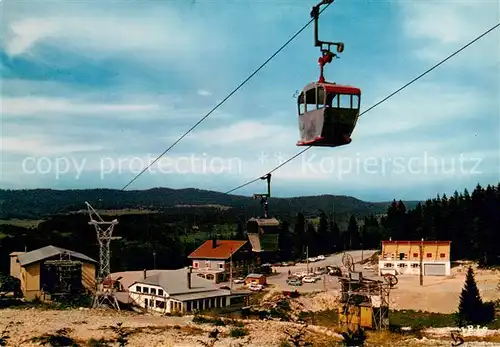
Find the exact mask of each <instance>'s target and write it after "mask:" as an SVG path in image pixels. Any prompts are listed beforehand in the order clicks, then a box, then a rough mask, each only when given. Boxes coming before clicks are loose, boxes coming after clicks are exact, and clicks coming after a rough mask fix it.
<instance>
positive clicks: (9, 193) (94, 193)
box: [0, 188, 416, 219]
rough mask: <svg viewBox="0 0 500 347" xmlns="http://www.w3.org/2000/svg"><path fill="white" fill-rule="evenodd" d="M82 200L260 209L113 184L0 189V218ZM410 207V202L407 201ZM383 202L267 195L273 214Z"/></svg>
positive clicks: (237, 200)
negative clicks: (116, 187) (112, 186)
mask: <svg viewBox="0 0 500 347" xmlns="http://www.w3.org/2000/svg"><path fill="white" fill-rule="evenodd" d="M85 201H88V202H89V203H90V204H91V205H92V206H94V208H96V209H102V210H111V209H115V210H116V209H142V210H158V211H163V210H165V209H171V208H174V207H176V206H186V205H190V206H192V205H195V206H200V205H205V206H214V205H222V206H226V207H230V208H232V209H234V210H235V213H237V214H239V213H245V210H246V213H247V214H251V215H254V214H256V213H259V212H260V206H259V203H258V202H257V201H256V200H253V199H251V198H250V197H246V196H238V195H229V194H224V193H220V192H214V191H208V190H201V189H194V188H189V189H169V188H154V189H149V190H134V191H120V190H113V189H83V190H52V189H29V190H0V219H11V218H17V219H42V218H45V217H47V216H50V215H53V214H59V213H67V212H72V211H78V210H81V209H84V208H85V204H84V203H85ZM408 204H410V205H412V206H414V205H415V204H416V202H408ZM388 205H389V202H377V203H371V202H365V201H361V200H359V199H356V198H353V197H349V196H334V195H322V196H307V197H297V198H272V202H271V203H270V209H271V212H272V213H273V214H275V215H276V216H278V217H284V218H287V217H290V216H293V215H295V214H297V213H299V212H301V213H305V214H315V213H317V212H318V210H324V211H331V210H332V209H333V208H334V206H335V209H336V212H338V213H339V214H345V213H349V214H351V213H352V214H354V215H356V216H365V215H368V214H378V213H385V212H386V210H387V206H388Z"/></svg>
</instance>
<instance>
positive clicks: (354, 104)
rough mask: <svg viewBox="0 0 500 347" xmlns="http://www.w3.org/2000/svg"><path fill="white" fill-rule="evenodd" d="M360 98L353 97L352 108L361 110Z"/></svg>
mask: <svg viewBox="0 0 500 347" xmlns="http://www.w3.org/2000/svg"><path fill="white" fill-rule="evenodd" d="M359 102H360V98H359V95H351V108H353V109H359Z"/></svg>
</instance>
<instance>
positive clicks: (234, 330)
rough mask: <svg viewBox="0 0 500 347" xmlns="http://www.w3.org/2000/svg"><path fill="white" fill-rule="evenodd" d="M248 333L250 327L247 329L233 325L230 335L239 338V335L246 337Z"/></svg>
mask: <svg viewBox="0 0 500 347" xmlns="http://www.w3.org/2000/svg"><path fill="white" fill-rule="evenodd" d="M247 335H248V329H245V328H239V327H233V328H231V330H230V331H229V336H231V337H236V338H239V337H244V336H247Z"/></svg>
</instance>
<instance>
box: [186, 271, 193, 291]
mask: <svg viewBox="0 0 500 347" xmlns="http://www.w3.org/2000/svg"><path fill="white" fill-rule="evenodd" d="M191 271H192V268H191V266H188V271H187V285H188V289H191Z"/></svg>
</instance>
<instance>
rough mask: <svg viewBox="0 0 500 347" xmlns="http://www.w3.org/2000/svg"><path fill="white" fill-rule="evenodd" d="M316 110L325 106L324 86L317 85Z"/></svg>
mask: <svg viewBox="0 0 500 347" xmlns="http://www.w3.org/2000/svg"><path fill="white" fill-rule="evenodd" d="M317 100H318V110H319V109H322V108H323V107H325V88H323V87H321V86H319V87H318V93H317Z"/></svg>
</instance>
